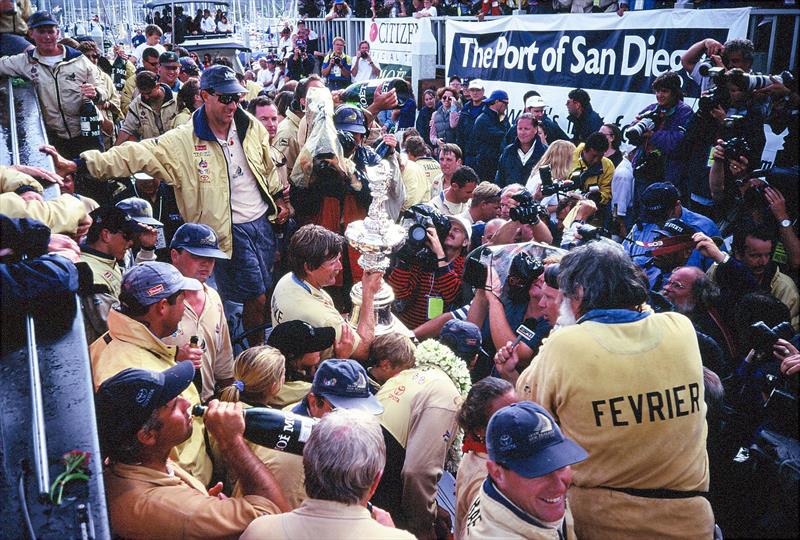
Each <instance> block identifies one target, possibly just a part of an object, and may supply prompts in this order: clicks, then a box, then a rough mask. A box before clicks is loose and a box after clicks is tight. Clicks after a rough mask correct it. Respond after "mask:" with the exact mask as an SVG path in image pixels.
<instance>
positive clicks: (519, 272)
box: [506, 251, 544, 304]
mask: <svg viewBox="0 0 800 540" xmlns="http://www.w3.org/2000/svg"><path fill="white" fill-rule="evenodd" d="M543 273H544V265H543V264H542V261H541V260H539V259H537V258H536V257H532V256H530V255H528V254H527V253H525V252H524V251H520V252H519V253H517V254H516V255H514V258H513V259H512V260H511V266H509V267H508V277H507V278H506V285H507V286H508V297H509V298H510V299H511V301H512V302H514V303H515V304H522V303H527V302H528V301H529V300H530V294H529V292H528V291H529V289H530V288H531V285H532V284H533V282H534V281H535V280H536V279H538V277H539V276H541V275H542V274H543Z"/></svg>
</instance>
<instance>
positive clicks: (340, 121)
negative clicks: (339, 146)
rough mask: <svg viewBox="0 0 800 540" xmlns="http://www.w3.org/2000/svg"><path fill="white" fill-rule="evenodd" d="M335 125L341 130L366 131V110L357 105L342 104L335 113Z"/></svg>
mask: <svg viewBox="0 0 800 540" xmlns="http://www.w3.org/2000/svg"><path fill="white" fill-rule="evenodd" d="M333 125H334V126H336V129H338V130H340V131H349V132H351V133H366V132H367V126H366V125H365V123H364V112H363V111H362V110H361V109H359V108H358V107H356V106H355V105H341V106H340V107H339V108H337V109H336V111H335V112H334V113H333Z"/></svg>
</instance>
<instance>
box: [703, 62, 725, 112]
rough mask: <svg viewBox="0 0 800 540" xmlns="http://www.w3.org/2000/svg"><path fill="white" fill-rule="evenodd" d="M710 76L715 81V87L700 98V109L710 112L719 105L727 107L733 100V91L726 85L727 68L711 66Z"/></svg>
mask: <svg viewBox="0 0 800 540" xmlns="http://www.w3.org/2000/svg"><path fill="white" fill-rule="evenodd" d="M708 76H709V77H710V78H711V80H712V81H713V83H714V87H713V88H711V90H709V91H708V93H707V94H706V95H704V96H700V99H699V100H698V105H699V107H700V111H701V112H703V113H708V112H709V111H711V110H712V109H715V108H717V107H722V108H723V109H727V108H728V105H729V104H730V102H731V93H730V91H729V90H728V87H727V86H725V83H726V82H727V77H726V75H725V69H724V68H721V67H714V68H710V69H709V70H708Z"/></svg>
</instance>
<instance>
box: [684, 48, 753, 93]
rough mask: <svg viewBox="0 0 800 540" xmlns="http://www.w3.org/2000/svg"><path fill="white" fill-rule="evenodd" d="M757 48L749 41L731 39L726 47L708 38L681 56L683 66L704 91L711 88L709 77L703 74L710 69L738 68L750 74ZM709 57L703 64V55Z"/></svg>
mask: <svg viewBox="0 0 800 540" xmlns="http://www.w3.org/2000/svg"><path fill="white" fill-rule="evenodd" d="M754 52H755V47H754V46H753V42H752V41H750V40H749V39H731V40H728V41H726V42H725V45H723V44H722V43H720V42H719V41H717V40H716V39H712V38H707V39H704V40H702V41H698V42H697V43H695V44H694V45H692V46H691V47H689V49H687V51H686V52H685V53H683V56H681V65H682V66H683V69H685V70H686V72H687V73H688V74H689V76H690V77H691V78H692V80H693V81H694V82H696V83H697V84H698V85H700V89H701V90H702V91H704V92H705V91H706V90H708V88H709V85H710V80H709V77H708V76H707V75H703V74H701V70H702V71H706V69H707V68H708V67H714V66H716V67H722V68H725V69H733V68H738V69H741V70H743V71H746V72H749V71H750V68H751V67H752V65H753V53H754ZM704 53H705V55H706V56H707V57H708V60H706V62H701V61H700V59H701V57H702V56H703V54H704Z"/></svg>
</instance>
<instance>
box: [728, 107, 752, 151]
mask: <svg viewBox="0 0 800 540" xmlns="http://www.w3.org/2000/svg"><path fill="white" fill-rule="evenodd" d="M746 121H747V119H746V118H745V117H744V116H741V115H738V114H734V115H731V116H727V117H725V119H724V120H723V121H722V137H721V138H722V148H724V149H725V159H726V160H732V159H734V160H738V159H739V158H740V157H741V156H745V157H746V158H747V159H748V160H750V159H752V156H751V154H752V152H753V147H752V145H751V144H750V142H749V141H748V140H747V139H745V138H744V137H741V136H740V134H741V133H742V131H743V127H744V124H745V122H746Z"/></svg>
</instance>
